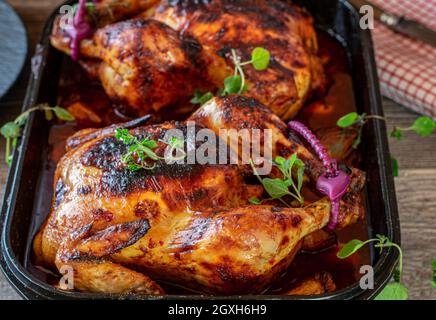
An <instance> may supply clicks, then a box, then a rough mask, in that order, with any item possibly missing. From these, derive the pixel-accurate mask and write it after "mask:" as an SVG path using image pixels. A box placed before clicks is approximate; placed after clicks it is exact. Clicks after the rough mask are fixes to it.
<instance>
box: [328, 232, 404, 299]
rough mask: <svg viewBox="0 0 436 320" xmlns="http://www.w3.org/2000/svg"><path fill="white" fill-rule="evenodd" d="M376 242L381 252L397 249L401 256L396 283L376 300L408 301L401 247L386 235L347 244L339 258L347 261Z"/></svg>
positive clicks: (390, 284)
mask: <svg viewBox="0 0 436 320" xmlns="http://www.w3.org/2000/svg"><path fill="white" fill-rule="evenodd" d="M371 242H374V243H375V244H374V247H375V248H379V249H380V252H382V251H383V249H384V248H390V247H393V248H396V249H397V250H398V252H399V254H400V257H399V263H398V269H397V270H396V271H395V274H394V280H395V282H394V283H389V284H388V285H386V287H385V288H384V289H383V290H382V291H381V292H380V293H379V294H378V295H377V297H376V298H375V299H376V300H406V299H407V297H408V293H407V288H406V287H404V285H403V284H402V282H401V279H402V274H403V252H402V250H401V248H400V246H399V245H398V244H396V243H393V242H392V241H390V240H389V238H388V237H386V236H384V235H380V234H378V235H376V237H375V238H374V239H369V240H366V241H361V240H358V239H354V240H351V241H350V242H348V243H347V244H345V245H344V246H343V247H342V249H341V250H340V251H339V252H338V253H337V255H336V256H337V257H338V258H339V259H345V258H347V257H349V256H351V255H353V254H354V253H356V252H357V251H358V250H359V249H360V248H362V247H363V246H365V245H366V244H368V243H371Z"/></svg>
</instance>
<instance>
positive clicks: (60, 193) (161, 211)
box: [34, 96, 364, 294]
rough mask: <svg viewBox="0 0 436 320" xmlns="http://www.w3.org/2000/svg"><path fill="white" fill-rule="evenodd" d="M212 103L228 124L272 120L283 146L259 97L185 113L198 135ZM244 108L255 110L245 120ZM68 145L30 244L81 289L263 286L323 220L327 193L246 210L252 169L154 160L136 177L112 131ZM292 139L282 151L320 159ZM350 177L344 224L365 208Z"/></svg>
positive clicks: (160, 131)
mask: <svg viewBox="0 0 436 320" xmlns="http://www.w3.org/2000/svg"><path fill="white" fill-rule="evenodd" d="M208 108H215V109H216V110H215V111H216V112H217V115H218V114H219V115H220V116H222V119H225V120H226V126H231V127H238V126H240V125H241V124H243V126H246V127H251V128H256V127H258V126H259V125H260V123H266V121H265V120H268V119H269V120H268V125H267V126H269V127H274V126H275V127H276V130H277V132H280V134H277V135H276V137H275V138H274V140H273V143H275V144H282V143H284V142H285V141H284V140H283V139H285V137H282V136H281V134H285V133H284V132H282V131H281V130H282V129H283V126H284V124H283V123H282V122H281V121H280V120H279V119H278V118H277V117H276V116H274V115H273V114H272V113H271V112H270V111H269V110H268V109H267V108H266V107H265V106H263V105H261V104H260V103H258V102H257V101H255V100H254V99H248V98H244V97H239V96H228V97H225V98H215V99H214V100H212V101H210V102H209V103H208V104H206V105H205V106H203V108H202V109H200V110H199V111H198V112H197V113H196V114H195V115H194V116H193V117H192V118H191V119H190V120H191V121H195V122H196V123H197V130H200V129H201V128H202V127H208V128H210V129H212V130H215V129H216V126H217V125H218V124H219V122H213V121H211V119H208ZM245 108H250V109H251V112H252V114H251V116H250V117H249V118H246V119H245V121H241V119H242V118H243V117H246V115H244V112H245V110H244V109H245ZM219 112H220V113H219ZM238 114H239V115H238ZM229 115H232V116H233V117H232V118H230V117H228V116H229ZM237 115H238V116H237ZM217 119H218V121H219V119H220V117H217ZM232 119H234V122H232ZM174 128H180V129H181V130H182V131H183V130H185V128H186V126H185V124H184V123H183V122H167V123H163V124H160V125H149V126H140V127H138V128H136V129H133V130H131V133H132V134H133V135H135V136H139V137H144V136H149V137H150V138H151V139H155V140H156V141H160V140H161V139H163V138H164V136H165V133H166V132H167V131H168V130H170V129H174ZM112 129H113V128H112ZM184 132H185V131H184ZM88 137H90V138H88ZM72 140H73V142H70V144H69V145H70V148H71V149H70V150H69V151H68V152H67V154H66V155H65V156H64V157H63V158H62V160H61V161H60V163H59V165H58V168H57V170H56V174H55V186H54V188H55V197H54V199H53V205H52V211H51V214H50V216H49V218H48V219H47V221H46V223H45V224H44V226H43V227H42V229H41V230H40V232H39V233H38V235H37V236H36V238H35V241H34V250H35V253H36V256H37V257H38V258H39V263H41V264H44V265H46V266H48V267H52V268H55V267H56V268H58V269H60V268H61V267H62V266H63V265H69V266H72V267H73V268H74V271H75V273H74V276H75V289H77V290H81V291H92V292H110V293H129V292H133V293H142V294H162V293H163V291H162V289H161V288H160V287H159V285H157V284H156V283H155V282H154V281H153V280H163V281H168V282H172V283H175V284H180V285H183V286H184V287H187V288H191V289H193V290H197V291H200V292H204V293H210V294H247V293H261V292H263V291H264V290H265V289H266V288H267V287H268V286H269V285H270V284H271V282H272V281H274V279H276V278H277V277H278V276H279V275H280V274H281V273H282V272H283V271H284V270H285V269H286V268H287V267H288V266H289V264H290V263H291V262H292V259H293V257H294V255H295V254H296V253H297V251H298V250H299V248H300V246H301V243H302V240H303V239H304V238H305V236H308V235H310V234H312V233H313V232H316V231H318V230H321V229H322V228H324V227H325V226H326V225H327V223H328V221H329V218H330V207H331V206H330V202H329V201H328V200H326V199H323V200H320V201H318V202H316V203H313V204H311V205H309V206H307V207H305V208H283V207H278V206H274V205H250V204H249V203H248V199H249V198H250V197H259V198H261V197H262V194H263V192H264V190H263V188H262V187H261V186H259V185H252V184H248V183H247V182H246V179H245V178H246V176H247V175H249V176H251V175H252V173H250V172H247V166H243V165H212V164H210V165H207V164H206V165H198V164H193V165H188V164H173V165H170V164H167V163H165V162H164V161H159V162H158V163H157V166H156V167H155V168H154V169H152V170H140V171H137V172H132V171H130V170H129V169H128V168H126V165H125V164H124V163H122V161H121V160H120V157H121V155H122V154H123V153H124V152H126V150H127V149H126V148H127V147H126V146H125V145H124V144H123V143H122V142H120V141H118V140H116V138H115V137H114V135H113V132H111V131H110V130H107V129H102V130H100V131H95V130H93V131H89V130H86V131H83V132H81V133H79V134H77V135H75V136H74V137H73V138H72ZM289 141H290V142H289V143H288V144H287V145H283V146H282V147H281V148H283V149H288V153H286V155H288V156H289V155H290V154H291V153H293V152H299V153H301V154H307V157H308V159H306V162H307V163H309V162H310V161H313V162H314V164H313V168H315V167H316V166H317V164H316V163H315V162H316V160H315V159H314V157H313V156H311V155H310V152H309V151H308V150H307V149H306V148H305V147H304V146H301V145H299V144H298V143H297V142H296V141H292V140H289ZM165 148H166V145H165V144H164V143H162V142H159V145H158V147H157V149H155V151H156V153H157V154H158V155H163V153H164V150H165ZM352 180H353V183H352V185H351V186H350V189H349V190H348V192H347V194H346V196H345V197H344V199H343V201H342V202H341V208H340V217H339V221H340V222H339V227H345V226H346V225H348V224H351V223H354V222H355V221H356V220H357V219H358V218H359V217H361V215H362V212H361V205H360V192H361V190H362V188H363V181H364V179H363V176H362V173H361V172H359V171H358V170H353V177H352Z"/></svg>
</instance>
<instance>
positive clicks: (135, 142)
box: [115, 129, 159, 171]
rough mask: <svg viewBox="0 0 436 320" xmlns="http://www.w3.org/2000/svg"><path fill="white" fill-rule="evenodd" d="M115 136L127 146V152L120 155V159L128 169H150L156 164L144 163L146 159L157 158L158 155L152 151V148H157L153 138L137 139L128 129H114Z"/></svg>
mask: <svg viewBox="0 0 436 320" xmlns="http://www.w3.org/2000/svg"><path fill="white" fill-rule="evenodd" d="M115 138H116V139H117V140H119V141H121V142H123V143H124V144H125V145H127V146H128V147H129V148H128V151H127V153H126V154H123V155H122V156H121V161H122V162H123V163H125V164H126V165H127V168H128V169H129V170H130V171H138V170H141V169H146V170H152V169H153V168H154V167H155V166H156V164H153V165H152V166H149V165H147V164H146V160H147V159H151V160H154V161H156V160H159V157H158V156H157V155H156V153H155V152H154V151H153V149H155V148H157V142H156V141H155V140H150V139H149V138H144V139H142V140H139V139H138V138H137V137H135V136H133V135H132V134H130V133H129V130H128V129H116V130H115Z"/></svg>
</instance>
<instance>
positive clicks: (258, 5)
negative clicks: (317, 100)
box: [51, 0, 325, 119]
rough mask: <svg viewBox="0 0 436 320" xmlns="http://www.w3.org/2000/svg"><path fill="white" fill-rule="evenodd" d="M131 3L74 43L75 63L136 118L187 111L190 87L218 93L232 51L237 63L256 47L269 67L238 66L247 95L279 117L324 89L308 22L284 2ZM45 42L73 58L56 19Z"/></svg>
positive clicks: (103, 9) (104, 4)
mask: <svg viewBox="0 0 436 320" xmlns="http://www.w3.org/2000/svg"><path fill="white" fill-rule="evenodd" d="M137 2H138V1H136V2H135V3H134V5H132V6H130V7H131V8H132V10H131V12H130V14H129V10H128V9H127V8H129V7H124V8H123V10H121V12H120V13H118V11H117V12H116V13H117V15H115V16H114V18H113V20H112V21H111V20H110V19H109V20H107V19H106V18H105V19H104V22H101V21H100V23H97V24H96V27H97V30H96V32H95V33H94V35H93V36H92V37H90V38H89V39H86V40H83V41H82V42H81V46H80V55H81V61H80V62H81V64H82V65H83V66H84V67H85V69H86V70H87V71H88V72H89V74H90V75H91V76H93V77H96V78H98V79H100V81H101V83H102V84H103V87H104V88H105V90H106V92H107V94H108V95H109V97H110V98H111V99H112V100H113V101H116V102H120V103H124V104H126V105H128V106H130V108H132V109H133V110H134V112H135V113H136V114H137V115H143V114H146V113H149V112H155V113H159V112H165V111H163V110H167V109H182V110H183V111H185V109H186V111H188V112H189V111H190V110H191V109H192V106H191V105H190V104H189V100H190V99H191V98H192V97H193V95H194V92H195V91H196V90H200V91H203V92H205V91H212V92H216V91H217V90H218V89H220V88H222V87H223V81H224V79H225V78H226V77H228V76H230V75H232V73H233V69H234V62H233V61H232V54H231V50H232V49H234V50H235V51H236V53H237V56H238V57H239V58H240V59H241V60H242V61H246V60H249V59H250V53H251V51H252V50H253V49H254V48H256V47H263V48H265V49H267V50H268V51H269V52H270V53H271V61H270V66H269V68H268V69H267V70H265V71H261V72H259V71H256V70H255V69H254V68H253V67H252V66H246V67H245V68H244V70H245V73H246V74H245V76H246V80H247V85H248V91H247V92H246V93H245V94H246V95H247V96H249V97H254V98H256V99H257V100H259V101H260V102H262V103H263V104H265V105H266V106H268V107H269V108H270V109H271V110H272V111H273V112H274V113H275V114H277V115H278V116H279V117H281V118H282V119H289V118H291V117H292V116H294V115H295V114H296V113H297V112H298V110H299V109H300V108H301V107H302V106H303V104H304V102H305V101H306V100H307V99H308V98H309V97H310V96H311V95H312V94H313V93H314V92H316V91H319V90H322V89H323V87H324V82H325V80H324V72H323V67H322V65H321V62H320V59H319V57H318V45H317V38H316V33H315V29H314V26H313V19H312V18H311V16H310V15H309V14H308V13H306V12H305V11H304V10H303V9H301V8H300V7H298V6H296V5H293V4H291V3H290V2H288V1H280V0H272V1H266V0H241V1H228V0H203V1H194V0H179V1H142V2H141V1H139V2H138V3H137ZM107 6H108V4H107V2H105V1H103V2H102V3H100V4H97V9H96V11H95V12H97V18H98V17H99V16H103V15H104V12H106V10H107ZM141 10H142V13H141V14H139V12H140V11H141ZM138 14H139V15H138ZM94 15H95V14H94ZM135 15H138V16H136V17H135V18H133V19H132V20H125V21H121V22H116V20H117V19H121V18H125V17H126V16H130V17H133V16H135ZM105 25H106V26H105ZM51 42H52V44H53V45H54V46H55V47H56V48H58V49H60V50H62V51H64V52H66V53H69V54H70V53H71V49H70V46H71V39H70V38H69V35H68V33H67V32H66V31H65V30H64V29H63V28H62V27H61V26H60V19H58V20H57V23H56V24H55V27H54V30H53V34H52V37H51ZM173 111H174V110H173ZM176 111H180V110H176ZM176 113H180V112H176Z"/></svg>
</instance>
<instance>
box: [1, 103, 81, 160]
mask: <svg viewBox="0 0 436 320" xmlns="http://www.w3.org/2000/svg"><path fill="white" fill-rule="evenodd" d="M34 111H44V113H45V118H46V119H47V121H51V120H53V117H54V115H55V116H56V117H57V118H58V119H60V120H64V121H73V120H74V116H73V115H72V114H71V113H69V112H68V110H66V109H64V108H61V107H59V106H55V107H50V106H49V105H48V104H40V105H37V106H35V107H33V108H30V109H28V110H26V111H24V112H23V113H22V114H20V115H19V116H18V117H17V118H16V119H15V120H14V121H11V122H8V123H5V124H4V125H3V126H2V127H1V128H0V133H1V134H2V136H3V137H4V138H5V139H6V152H5V159H6V163H7V164H8V165H10V164H11V161H12V150H13V149H14V148H15V147H16V145H17V141H18V138H19V137H20V136H21V129H22V127H23V126H24V124H25V123H26V121H27V119H28V118H29V115H30V114H31V113H32V112H34Z"/></svg>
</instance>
